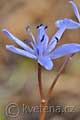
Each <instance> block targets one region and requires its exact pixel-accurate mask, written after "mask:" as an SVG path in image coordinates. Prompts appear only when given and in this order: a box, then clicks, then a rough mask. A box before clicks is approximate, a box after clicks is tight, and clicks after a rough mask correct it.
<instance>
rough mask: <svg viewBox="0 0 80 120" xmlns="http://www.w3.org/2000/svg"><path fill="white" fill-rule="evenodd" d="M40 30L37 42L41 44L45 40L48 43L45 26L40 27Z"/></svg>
mask: <svg viewBox="0 0 80 120" xmlns="http://www.w3.org/2000/svg"><path fill="white" fill-rule="evenodd" d="M37 30H38V36H37V41H38V43H39V42H43V41H44V40H45V42H46V41H48V39H49V38H48V36H47V34H46V30H45V26H44V25H41V26H40V27H38V28H37Z"/></svg>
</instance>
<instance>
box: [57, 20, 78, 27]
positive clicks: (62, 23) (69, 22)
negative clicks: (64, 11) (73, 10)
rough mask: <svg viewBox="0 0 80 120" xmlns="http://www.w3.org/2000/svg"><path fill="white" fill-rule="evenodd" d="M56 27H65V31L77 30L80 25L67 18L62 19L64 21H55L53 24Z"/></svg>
mask: <svg viewBox="0 0 80 120" xmlns="http://www.w3.org/2000/svg"><path fill="white" fill-rule="evenodd" d="M55 24H56V26H57V27H58V28H60V27H61V26H65V27H66V29H77V28H80V23H78V22H75V21H73V20H71V19H67V18H64V19H61V20H57V21H56V22H55Z"/></svg>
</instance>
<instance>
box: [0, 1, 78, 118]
mask: <svg viewBox="0 0 80 120" xmlns="http://www.w3.org/2000/svg"><path fill="white" fill-rule="evenodd" d="M75 3H76V4H77V6H78V8H79V10H80V0H75ZM64 17H67V18H71V19H73V20H75V21H77V19H76V17H75V15H74V12H73V10H72V6H71V5H70V4H69V3H68V0H34V1H32V0H1V1H0V103H1V105H3V106H4V105H6V104H7V103H9V102H12V101H13V102H17V103H19V104H23V103H25V104H38V103H39V93H38V86H37V85H38V83H37V64H36V62H34V61H32V60H30V59H27V58H24V57H22V56H18V55H15V54H13V53H10V52H9V51H7V50H6V48H5V45H6V44H15V43H13V42H11V41H10V40H9V39H8V38H7V37H6V36H5V35H4V34H3V33H2V31H1V30H2V29H3V28H7V29H8V30H9V31H10V32H12V33H13V34H14V35H15V36H17V37H18V38H20V39H21V40H24V39H26V38H28V39H31V38H30V37H29V35H28V33H26V30H25V27H26V26H27V25H30V26H31V29H32V31H33V33H34V34H35V36H36V26H37V25H38V24H41V23H43V24H44V25H48V32H47V33H48V35H49V37H50V38H51V37H52V36H53V35H54V33H55V32H56V30H57V28H56V27H55V25H54V22H55V21H56V20H58V19H61V18H64ZM70 42H77V43H80V29H77V30H68V31H66V32H65V33H64V35H63V37H62V39H61V41H60V44H63V43H70ZM63 60H64V58H63V59H62V58H61V59H59V60H56V61H55V68H54V70H53V71H45V70H43V74H42V78H43V84H44V93H45V94H46V91H47V89H48V88H49V86H50V84H51V82H52V80H53V79H52V78H54V76H55V75H56V72H57V71H58V69H59V67H60V65H61V64H62V63H63ZM79 71H80V55H79V54H77V55H75V56H74V57H73V59H72V60H71V61H70V62H69V64H68V66H67V68H66V69H65V71H64V72H63V75H62V76H61V77H60V79H59V81H58V83H57V84H56V86H55V89H54V92H53V95H52V96H53V98H52V99H51V101H53V102H51V104H53V105H54V104H61V105H80V72H79ZM75 96H76V97H75ZM2 108H3V107H1V111H2ZM72 116H73V114H72ZM1 117H2V118H1V120H3V119H10V120H11V118H4V117H3V111H2V112H1ZM79 118H80V117H79ZM28 119H30V118H28ZM32 119H33V118H32ZM34 119H35V118H34ZM53 119H55V120H57V118H53ZM53 119H51V120H53ZM64 119H68V120H69V119H72V118H66V117H65V118H64ZM19 120H22V118H19ZM61 120H63V118H62V119H61ZM75 120H78V119H77V118H75Z"/></svg>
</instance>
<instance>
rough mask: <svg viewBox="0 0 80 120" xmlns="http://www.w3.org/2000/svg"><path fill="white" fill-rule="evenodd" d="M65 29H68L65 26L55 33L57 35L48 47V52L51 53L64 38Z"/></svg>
mask: <svg viewBox="0 0 80 120" xmlns="http://www.w3.org/2000/svg"><path fill="white" fill-rule="evenodd" d="M65 29H66V28H65V27H64V26H62V27H60V28H59V30H58V31H57V32H56V33H55V35H54V36H53V37H52V39H51V41H50V42H49V45H48V52H51V51H52V50H53V49H54V48H55V46H56V44H57V42H58V40H60V38H61V37H62V34H63V33H64V31H65Z"/></svg>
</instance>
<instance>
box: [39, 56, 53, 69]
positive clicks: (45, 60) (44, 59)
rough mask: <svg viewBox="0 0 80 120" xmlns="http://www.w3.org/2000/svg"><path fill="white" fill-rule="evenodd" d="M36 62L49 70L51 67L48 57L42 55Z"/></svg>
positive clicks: (51, 63)
mask: <svg viewBox="0 0 80 120" xmlns="http://www.w3.org/2000/svg"><path fill="white" fill-rule="evenodd" d="M38 63H39V64H40V65H42V66H43V67H44V68H45V69H47V70H51V69H52V68H53V62H52V60H51V59H50V58H49V57H47V56H46V57H42V58H39V59H38Z"/></svg>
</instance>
